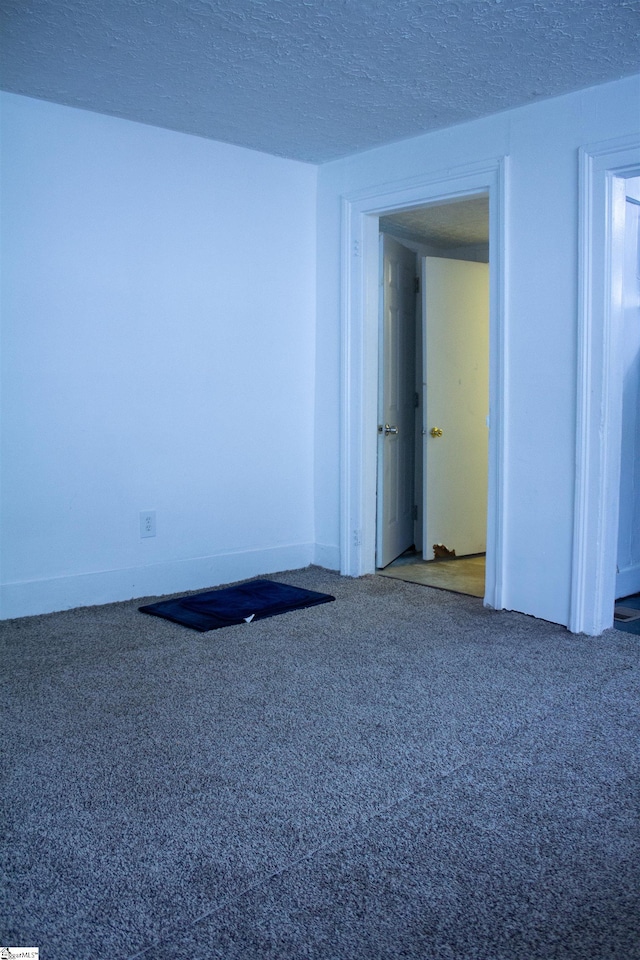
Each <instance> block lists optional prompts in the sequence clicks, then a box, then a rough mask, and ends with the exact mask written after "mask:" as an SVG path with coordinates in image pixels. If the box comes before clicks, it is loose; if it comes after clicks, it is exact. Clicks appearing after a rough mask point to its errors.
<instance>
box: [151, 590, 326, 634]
mask: <svg viewBox="0 0 640 960" xmlns="http://www.w3.org/2000/svg"><path fill="white" fill-rule="evenodd" d="M331 600H335V597H332V596H331V595H330V594H328V593H316V591H314V590H303V589H301V588H300V587H290V586H289V585H288V584H286V583H276V581H275V580H250V581H249V582H248V583H241V584H239V585H238V586H236V587H225V588H224V589H223V590H209V591H207V592H206V593H196V594H192V595H191V596H188V597H178V598H176V599H174V600H161V601H160V602H159V603H151V604H147V605H146V606H144V607H138V609H139V610H140V611H141V613H150V614H151V615H152V616H154V617H163V618H164V619H165V620H172V621H173V622H174V623H180V624H182V625H183V626H185V627H191V628H192V629H193V630H200V632H201V633H205V632H206V631H208V630H219V629H220V627H231V626H234V625H236V624H239V623H250V622H251V621H252V620H263V619H264V618H265V617H273V616H276V615H277V614H279V613H288V612H289V611H291V610H301V609H302V608H304V607H313V606H316V605H317V604H319V603H329V601H331Z"/></svg>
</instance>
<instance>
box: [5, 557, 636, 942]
mask: <svg viewBox="0 0 640 960" xmlns="http://www.w3.org/2000/svg"><path fill="white" fill-rule="evenodd" d="M273 579H279V580H282V581H283V582H287V583H292V584H295V585H298V586H301V587H307V588H309V589H312V590H319V591H322V592H327V593H331V594H333V595H334V596H335V597H336V602H335V603H331V604H326V605H324V606H318V607H313V608H311V609H308V610H302V611H298V612H295V613H290V614H285V615H283V616H279V617H274V618H273V619H269V620H263V621H259V622H258V623H253V624H247V625H242V626H237V627H230V628H228V629H225V630H219V631H215V632H214V633H210V634H198V633H196V632H195V631H191V630H188V629H185V628H183V627H180V626H178V625H176V624H172V623H169V622H167V621H163V620H158V619H156V618H153V617H147V616H144V615H143V614H140V613H138V612H137V606H138V605H139V603H140V602H141V601H131V602H130V603H123V604H113V605H109V606H103V607H94V608H91V609H83V610H75V611H69V612H65V613H58V614H51V615H49V616H42V617H33V618H28V619H24V620H15V621H11V622H5V623H3V624H0V634H1V636H2V650H3V680H4V687H3V693H2V719H3V721H4V723H3V725H4V737H3V745H4V749H5V753H6V756H5V759H4V773H3V779H2V786H3V790H2V793H3V802H4V815H3V819H4V825H5V830H4V844H3V852H4V860H5V862H4V864H3V880H4V883H3V895H4V903H3V909H2V918H1V922H0V943H2V944H4V945H6V944H9V945H23V946H39V947H40V957H41V958H42V960H48V958H51V960H60V958H62V957H73V958H74V960H101V958H103V957H104V958H106V957H117V958H118V960H124V958H144V960H175V958H176V957H188V958H189V960H212V958H213V960H215V958H224V960H234V958H237V960H240V958H242V960H258V958H259V960H264V958H273V960H276V958H278V960H283V958H296V960H297V958H311V960H363V958H364V960H366V958H381V960H382V958H385V960H386V958H422V960H542V958H544V960H548V958H563V960H568V958H572V960H606V958H617V960H638V958H640V926H639V918H640V827H639V801H640V755H639V747H638V744H639V743H640V669H639V667H640V657H639V652H640V641H639V639H638V637H636V636H633V635H631V634H627V633H624V632H621V631H617V630H610V631H607V632H606V633H605V634H604V635H603V636H602V637H600V638H597V639H594V638H587V637H584V636H573V635H571V634H569V633H568V632H567V631H566V630H564V629H563V628H561V627H557V626H554V625H551V624H547V623H544V622H541V621H537V620H534V619H532V618H530V617H525V616H522V615H519V614H514V613H506V612H500V613H496V612H492V611H489V610H485V609H484V608H483V607H482V603H481V601H479V600H477V599H475V598H473V597H464V596H459V595H456V594H452V593H446V592H443V591H440V590H433V589H430V588H428V587H424V586H420V585H416V584H411V583H403V582H401V581H398V580H393V579H389V578H384V577H378V576H373V577H364V578H362V579H360V580H350V579H346V578H341V577H339V576H338V575H337V574H332V573H329V572H327V571H324V570H320V569H317V568H310V569H308V570H304V571H297V572H289V573H285V574H281V575H280V576H274V577H273ZM152 599H153V598H149V601H151V600H152Z"/></svg>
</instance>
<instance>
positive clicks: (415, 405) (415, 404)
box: [413, 390, 420, 409]
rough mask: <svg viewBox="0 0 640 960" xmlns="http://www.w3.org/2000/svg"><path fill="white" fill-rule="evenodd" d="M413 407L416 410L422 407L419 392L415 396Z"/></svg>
mask: <svg viewBox="0 0 640 960" xmlns="http://www.w3.org/2000/svg"><path fill="white" fill-rule="evenodd" d="M413 405H414V407H415V408H416V409H417V408H418V407H419V406H420V394H419V393H418V391H417V390H416V392H415V393H414V395H413Z"/></svg>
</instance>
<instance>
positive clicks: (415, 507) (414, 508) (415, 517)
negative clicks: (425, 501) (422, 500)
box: [413, 503, 418, 520]
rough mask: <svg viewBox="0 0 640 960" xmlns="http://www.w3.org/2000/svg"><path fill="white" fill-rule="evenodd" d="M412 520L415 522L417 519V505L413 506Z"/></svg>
mask: <svg viewBox="0 0 640 960" xmlns="http://www.w3.org/2000/svg"><path fill="white" fill-rule="evenodd" d="M413 519H414V520H417V519H418V504H417V503H414V505H413Z"/></svg>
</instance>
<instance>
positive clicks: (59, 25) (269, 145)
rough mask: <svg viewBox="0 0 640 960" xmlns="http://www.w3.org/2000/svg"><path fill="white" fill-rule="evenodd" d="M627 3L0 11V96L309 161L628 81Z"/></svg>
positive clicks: (137, 1) (444, 1)
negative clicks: (27, 98)
mask: <svg viewBox="0 0 640 960" xmlns="http://www.w3.org/2000/svg"><path fill="white" fill-rule="evenodd" d="M639 29H640V0H2V2H1V3H0V36H1V46H0V57H1V63H2V68H1V73H0V86H2V88H3V89H5V90H8V91H11V92H14V93H19V94H24V95H26V96H31V97H39V98H42V99H45V100H52V101H56V102H58V103H64V104H68V105H71V106H76V107H83V108H85V109H89V110H94V111H97V112H101V113H107V114H112V115H114V116H119V117H126V118H128V119H131V120H138V121H141V122H143V123H150V124H156V125H157V126H163V127H168V128H170V129H173V130H180V131H183V132H186V133H193V134H197V135H200V136H203V137H210V138H213V139H216V140H223V141H227V142H229V143H235V144H240V145H242V146H246V147H251V148H254V149H257V150H263V151H266V152H268V153H273V154H277V155H280V156H286V157H291V158H295V159H299V160H306V161H310V162H314V163H318V162H323V161H326V160H330V159H333V158H336V157H340V156H344V155H346V154H349V153H353V152H355V151H358V150H363V149H367V148H369V147H374V146H378V145H380V144H383V143H388V142H391V141H394V140H399V139H403V138H405V137H412V136H416V135H418V134H420V133H423V132H426V131H429V130H433V129H437V128H440V127H445V126H449V125H451V124H455V123H460V122H462V121H465V120H470V119H473V118H477V117H481V116H486V115H487V114H490V113H495V112H497V111H500V110H505V109H508V108H510V107H514V106H519V105H521V104H525V103H529V102H531V101H533V100H536V99H540V98H542V97H550V96H556V95H559V94H562V93H567V92H569V91H572V90H577V89H579V88H582V87H586V86H590V85H592V84H598V83H603V82H606V81H609V80H614V79H618V78H620V77H623V76H626V75H629V74H632V73H635V72H638V70H639V69H640V47H639V42H638V36H639Z"/></svg>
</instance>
